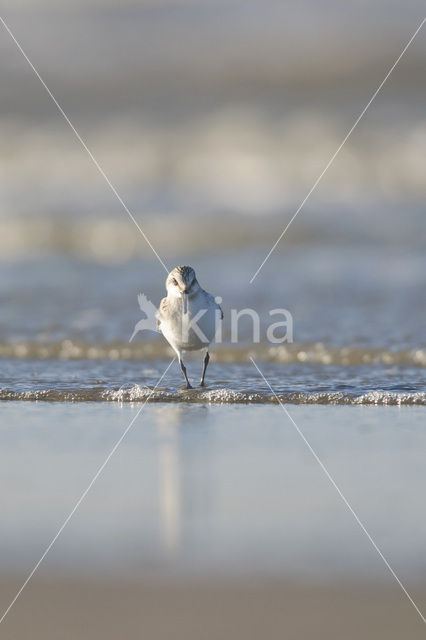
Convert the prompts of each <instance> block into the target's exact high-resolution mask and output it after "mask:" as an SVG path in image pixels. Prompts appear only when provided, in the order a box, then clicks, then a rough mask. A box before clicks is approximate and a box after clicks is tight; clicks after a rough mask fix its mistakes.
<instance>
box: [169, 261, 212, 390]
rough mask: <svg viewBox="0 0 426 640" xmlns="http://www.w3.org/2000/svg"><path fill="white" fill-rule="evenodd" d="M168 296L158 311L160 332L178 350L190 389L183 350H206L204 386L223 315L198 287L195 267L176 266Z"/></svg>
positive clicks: (187, 386) (207, 294)
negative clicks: (215, 336)
mask: <svg viewBox="0 0 426 640" xmlns="http://www.w3.org/2000/svg"><path fill="white" fill-rule="evenodd" d="M166 289H167V297H166V298H163V299H162V301H161V302H160V307H159V309H158V311H157V329H158V330H159V331H161V333H162V334H163V336H164V337H165V338H166V340H167V341H168V343H169V344H170V346H171V347H172V348H173V349H174V351H176V353H177V356H178V358H179V364H180V368H181V371H182V373H183V377H184V378H185V382H186V388H187V389H191V388H192V387H191V385H190V383H189V380H188V376H187V375H186V367H185V365H184V364H183V361H182V352H183V351H198V350H200V349H205V350H206V352H205V355H204V360H203V372H202V374H201V381H200V387H203V386H204V376H205V375H206V369H207V365H208V363H209V360H210V355H209V345H210V342H211V341H212V340H213V338H214V335H215V332H216V320H222V319H223V312H222V309H221V308H220V306H219V305H218V304H217V302H216V301H215V299H214V297H213V296H212V295H210V293H207V291H204V289H202V288H201V287H200V285H199V284H198V281H197V278H196V276H195V271H194V269H193V268H192V267H175V268H174V269H173V271H170V273H169V275H168V276H167V280H166Z"/></svg>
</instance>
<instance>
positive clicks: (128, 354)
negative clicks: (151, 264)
mask: <svg viewBox="0 0 426 640" xmlns="http://www.w3.org/2000/svg"><path fill="white" fill-rule="evenodd" d="M173 355H174V354H173V351H172V350H171V348H170V347H169V346H168V345H167V344H166V343H165V341H163V340H153V341H149V342H136V343H134V344H132V345H129V344H128V343H125V342H118V341H114V342H110V343H106V342H103V343H102V342H98V343H96V342H92V343H86V342H82V341H72V340H69V339H67V340H61V341H59V342H51V343H42V342H0V357H2V358H20V359H21V358H23V359H30V360H39V359H40V360H45V359H60V360H86V359H87V360H104V359H106V360H141V361H153V360H159V359H167V358H169V357H173ZM250 357H253V358H255V359H259V360H262V361H264V362H276V363H282V364H294V363H306V364H321V365H338V366H341V367H349V366H356V365H381V364H384V365H389V366H390V365H409V366H414V367H421V368H423V367H426V349H403V350H390V349H384V348H371V347H370V348H368V347H362V348H361V347H353V346H343V347H338V348H337V347H334V348H333V347H330V346H326V345H324V344H323V343H306V344H285V345H277V346H271V345H270V344H250V345H240V344H239V345H231V344H219V345H216V346H215V347H214V359H215V360H216V361H217V362H223V363H237V364H238V363H245V362H248V361H249V358H250Z"/></svg>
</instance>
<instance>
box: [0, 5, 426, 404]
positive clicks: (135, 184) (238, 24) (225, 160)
mask: <svg viewBox="0 0 426 640" xmlns="http://www.w3.org/2000/svg"><path fill="white" fill-rule="evenodd" d="M4 7H5V9H4V19H5V20H6V22H7V24H8V25H9V26H10V28H11V29H12V31H13V33H14V34H15V36H16V38H17V39H18V40H19V41H20V42H21V44H22V46H23V48H24V50H25V51H26V53H27V55H28V56H29V58H30V59H31V61H32V62H33V64H34V65H35V67H36V68H37V69H38V70H39V71H40V73H41V75H42V77H43V78H44V80H45V81H46V83H47V85H48V86H49V87H50V89H51V90H52V92H53V93H54V95H55V96H56V98H57V99H58V101H59V103H60V104H61V105H62V107H63V108H64V110H65V112H66V113H67V115H68V116H69V118H70V119H71V121H72V122H73V124H74V125H75V127H76V128H77V130H78V131H79V133H80V134H81V136H82V137H83V139H84V140H85V141H86V143H87V145H88V147H89V148H90V150H91V151H92V152H93V154H94V156H95V157H96V159H97V161H98V162H99V163H100V165H101V167H102V168H103V170H104V171H105V172H106V174H107V176H108V177H109V178H110V180H111V181H112V183H113V184H114V186H115V187H116V189H117V190H118V192H119V194H120V195H121V197H122V198H123V200H124V202H125V203H126V205H127V206H128V207H129V210H130V211H131V212H132V214H133V215H134V217H135V219H136V220H137V222H138V224H140V226H141V227H142V229H143V230H144V232H145V233H146V234H147V236H148V237H149V239H150V240H151V242H152V243H153V245H154V247H155V248H156V249H157V251H158V252H159V254H160V255H161V257H162V259H163V260H164V261H165V263H166V264H167V266H168V267H170V268H172V267H173V266H175V265H176V264H187V263H189V264H191V265H192V266H193V267H194V268H195V269H196V271H197V274H198V276H199V280H200V282H201V284H202V285H203V286H204V287H205V288H206V289H207V290H209V291H212V292H213V293H214V294H220V295H221V296H222V297H223V299H224V303H223V306H224V309H225V325H224V328H225V331H224V335H225V341H226V340H227V339H228V340H229V331H230V327H229V309H230V308H231V307H232V308H236V309H241V308H244V307H253V308H254V309H256V310H257V311H258V312H259V313H260V314H261V316H262V322H263V325H262V326H266V322H267V321H268V315H267V314H268V311H269V309H272V308H277V307H284V308H286V309H288V310H289V311H290V312H291V313H292V315H293V318H294V341H295V344H294V345H292V346H291V345H290V346H285V345H284V346H283V347H281V348H276V347H271V346H270V345H268V344H266V343H265V344H261V345H260V346H259V345H258V346H255V347H253V345H251V340H250V325H249V322H248V321H247V323H246V325H245V326H243V325H244V322H243V321H242V322H241V332H240V336H241V341H240V344H239V345H238V348H235V347H232V348H231V347H229V349H228V348H227V347H226V345H222V346H221V347H220V348H219V349H218V350H217V353H216V359H217V361H219V363H234V364H235V363H240V364H241V367H245V366H246V365H245V364H244V363H246V362H247V361H248V357H249V356H250V355H254V356H255V357H259V358H260V359H262V360H263V361H267V362H271V363H281V364H289V365H294V367H295V368H294V369H293V370H292V371H291V375H290V371H289V369H287V368H285V367H281V369H279V370H278V374H277V375H278V380H277V382H278V383H281V382H282V386H283V388H282V389H281V390H282V391H283V392H284V390H285V389H284V388H288V384H289V378H290V379H291V380H292V381H297V380H298V376H299V375H300V384H301V388H300V389H299V388H298V389H292V391H295V392H298V391H300V392H308V389H307V388H303V382H304V381H307V380H308V379H309V380H310V382H311V386H310V388H309V392H311V391H312V392H318V393H320V392H322V391H324V390H325V391H326V392H327V393H328V392H330V393H337V394H339V393H341V392H342V390H341V389H338V388H337V387H333V386H331V388H329V387H328V386H327V385H325V387H324V376H328V375H329V374H328V372H326V373H324V371H325V369H324V368H322V369H318V368H317V369H312V368H309V366H306V365H335V366H337V367H340V368H343V367H347V366H361V367H362V366H363V367H364V369H363V370H356V371H352V373H351V374H348V372H347V371H344V372H343V373H342V376H343V377H345V378H347V377H349V378H352V379H353V381H354V384H353V385H352V389H351V390H350V393H349V396H351V395H355V396H357V397H361V396H363V397H364V396H365V393H369V392H375V391H377V390H379V391H386V390H387V391H395V393H397V392H398V391H400V392H401V393H405V392H413V393H414V394H416V395H413V396H412V399H413V402H414V401H416V402H420V403H424V402H426V396H424V394H423V391H424V382H425V378H424V370H425V366H426V350H425V347H426V344H425V337H424V330H425V310H426V308H425V305H426V296H425V295H424V293H425V288H426V287H425V285H426V259H425V242H426V216H425V205H424V203H425V196H426V180H425V170H426V160H425V158H426V115H425V113H426V112H425V98H426V88H425V87H426V83H425V67H424V57H425V53H426V39H425V36H424V34H423V32H420V33H419V35H418V37H417V38H416V40H415V41H414V42H413V44H412V45H411V47H410V48H409V50H408V51H407V53H406V55H405V56H404V57H403V59H402V60H401V62H400V64H399V65H398V66H397V68H396V69H395V70H394V72H393V73H392V75H391V77H390V78H389V80H388V82H387V83H386V85H385V86H384V87H383V89H382V91H381V92H380V94H379V95H378V96H377V98H376V100H375V101H374V103H373V104H372V105H371V107H370V109H369V110H368V111H367V113H366V114H365V116H364V117H363V119H362V120H361V122H360V124H359V125H358V127H357V128H356V130H355V131H354V132H353V134H352V136H351V137H350V139H349V140H348V141H347V143H346V144H345V146H344V148H343V149H342V151H341V152H340V154H339V155H338V157H337V158H336V160H335V162H334V163H333V165H332V166H331V167H330V169H329V170H328V171H327V173H326V175H325V176H324V178H323V180H322V181H321V183H320V184H319V186H318V188H317V189H316V190H315V192H314V193H313V194H312V196H311V197H310V199H309V200H308V202H307V203H306V204H305V206H304V207H303V209H302V211H301V212H300V214H299V215H298V217H297V219H296V220H295V221H294V223H293V224H292V226H291V228H290V229H289V230H288V232H287V234H286V235H285V237H284V238H283V240H282V241H281V242H280V244H279V246H278V247H277V250H276V251H275V252H274V253H273V255H272V256H271V258H270V260H269V261H268V262H267V263H266V265H265V267H264V268H263V269H262V270H261V272H260V273H259V275H258V276H257V278H256V279H255V281H254V282H253V284H249V280H250V278H251V277H252V276H253V274H254V273H255V271H256V269H257V268H258V266H259V265H260V263H261V261H262V260H263V258H264V257H265V255H266V253H267V252H268V251H269V249H270V247H271V246H272V244H273V243H274V242H275V240H276V238H277V237H278V235H279V233H280V232H281V231H282V230H283V229H284V227H285V226H286V224H287V222H288V221H289V220H290V218H291V216H292V215H293V213H294V212H295V210H296V209H297V207H298V205H299V204H300V202H301V201H302V200H303V198H304V197H305V196H306V194H307V192H308V191H309V189H310V188H311V186H312V184H313V183H314V181H315V180H316V178H317V177H318V175H319V174H320V173H321V171H322V170H323V168H324V167H325V165H326V164H327V162H328V160H329V159H330V157H331V156H332V154H333V153H334V152H335V150H336V149H337V147H338V146H339V144H340V143H341V141H342V140H343V138H344V136H345V134H346V132H347V131H348V130H349V128H350V127H351V126H352V124H353V123H354V121H355V119H356V118H357V117H358V115H359V114H360V112H361V110H362V109H363V107H364V106H365V104H366V103H367V101H368V100H369V99H370V97H371V95H372V94H373V92H374V91H375V89H376V88H377V86H378V85H379V83H380V82H381V80H382V79H383V77H384V76H385V74H386V73H387V71H388V70H389V68H390V67H391V65H392V64H393V62H394V60H395V59H396V57H397V56H398V55H399V53H400V51H401V50H402V48H403V47H404V46H405V44H406V43H407V41H408V40H409V38H410V36H411V35H412V33H413V32H414V30H415V29H416V27H417V26H418V24H419V23H420V20H421V18H422V14H421V10H422V5H421V3H419V2H413V1H409V2H406V3H404V10H403V11H402V10H401V4H400V2H392V1H390V2H386V3H383V2H381V1H378V0H375V1H373V2H368V3H367V2H351V1H350V2H346V3H345V4H344V6H342V5H341V3H338V2H335V1H325V2H321V3H317V2H313V1H307V0H305V1H303V2H299V3H282V2H273V1H269V0H267V1H265V2H262V3H259V2H238V1H231V0H228V1H225V0H223V1H222V0H221V1H215V2H213V1H206V2H184V1H182V2H180V1H158V0H156V1H152V2H140V3H135V2H122V3H119V4H118V3H112V2H111V3H110V2H99V1H93V0H89V1H88V2H87V1H85V2H75V3H68V2H57V3H55V5H54V6H52V5H51V4H50V3H47V2H43V1H42V0H39V1H30V0H22V1H20V2H19V3H14V2H13V3H12V2H6V4H5V5H4ZM1 34H2V35H1V38H0V55H1V61H2V63H1V65H0V74H1V76H0V79H1V84H2V87H4V89H3V91H2V93H1V98H0V100H1V102H0V107H1V115H0V129H1V133H2V144H1V147H0V168H1V174H0V176H1V177H0V180H1V190H0V260H1V263H2V271H1V275H0V300H1V310H0V355H1V356H2V357H3V358H9V359H12V362H10V363H9V364H8V363H7V362H6V361H3V362H4V365H5V366H4V367H3V380H2V383H1V387H2V391H0V396H1V397H5V398H6V397H14V398H15V399H17V398H19V393H21V392H22V391H26V392H31V391H33V392H34V393H35V395H31V394H30V396H29V398H35V397H39V396H38V395H37V394H38V392H39V391H47V390H52V388H51V381H48V380H44V381H43V383H41V382H40V381H39V380H37V379H36V378H37V371H38V370H39V369H40V366H39V365H38V364H36V365H33V364H28V366H26V367H25V375H23V376H21V374H20V375H19V378H16V377H15V378H14V376H13V371H14V370H15V371H16V367H17V365H16V363H15V362H14V359H16V358H21V359H26V360H30V361H34V360H36V361H38V360H39V359H44V358H51V359H54V360H57V359H59V363H55V364H53V365H51V366H53V367H56V368H60V367H61V365H60V363H61V362H63V361H64V360H65V361H66V360H69V359H72V360H74V361H78V360H80V361H81V362H80V365H78V364H77V362H74V364H73V368H72V370H73V373H74V374H75V375H76V377H77V379H78V380H80V381H81V382H82V383H84V384H82V386H81V389H80V391H81V390H82V388H83V386H84V385H85V384H86V382H87V380H85V379H84V378H85V376H86V374H87V367H86V365H85V364H84V362H83V361H85V360H87V359H96V360H106V361H109V360H120V359H125V360H136V361H137V363H141V361H142V362H143V361H147V360H148V361H150V362H151V364H152V362H153V361H159V360H161V361H162V360H163V359H164V358H168V356H169V354H170V353H171V352H170V350H169V349H168V347H167V345H166V344H165V342H164V341H163V339H162V338H160V337H159V336H156V335H155V334H149V333H145V335H143V336H139V339H138V340H137V341H135V342H134V343H133V344H132V345H129V344H128V339H129V337H130V335H131V333H132V331H133V327H134V325H135V324H136V322H137V321H138V319H139V318H140V317H141V313H140V311H139V308H138V305H137V294H138V293H139V292H140V291H143V292H144V293H145V294H146V295H147V296H148V297H149V298H150V299H151V300H152V301H153V302H154V304H158V303H159V301H160V299H161V297H162V296H163V294H164V279H165V272H164V270H163V268H162V267H161V265H160V264H159V262H157V260H156V258H155V256H154V255H153V253H152V251H151V249H150V248H149V246H148V244H147V243H146V242H145V240H144V239H143V237H142V236H141V234H140V233H139V231H138V230H137V228H136V226H135V225H134V224H133V222H132V221H131V220H130V219H129V217H128V215H127V213H126V212H125V211H124V209H123V207H122V206H121V205H120V203H119V202H118V200H117V199H116V197H115V196H114V194H113V193H112V191H111V190H110V188H109V186H108V185H107V184H106V182H105V180H104V179H103V178H102V176H101V175H100V174H99V172H98V171H97V169H96V167H95V166H94V164H93V163H92V161H91V159H90V158H89V157H88V155H87V154H86V152H85V151H84V149H83V148H82V146H81V145H80V143H79V142H78V140H77V139H76V138H75V136H74V134H73V132H72V131H71V129H70V128H69V126H68V125H67V123H66V122H65V121H64V119H63V118H62V116H61V115H60V114H59V113H58V110H57V108H56V106H55V105H54V104H53V102H52V100H51V99H50V97H49V96H48V95H47V93H46V91H45V89H44V88H43V86H42V85H41V83H40V82H39V80H38V79H37V78H36V77H35V75H34V73H33V71H32V70H31V68H30V67H29V65H28V64H27V62H26V60H25V59H24V58H23V56H22V54H21V53H20V51H19V50H18V48H17V46H16V45H15V43H14V42H13V40H12V39H11V37H10V36H9V34H8V33H7V32H6V30H5V29H4V28H3V27H2V31H1ZM262 335H263V336H264V332H263V333H262ZM300 363H302V364H303V365H305V366H303V367H302V368H301V369H300V367H299V368H297V365H299V364H300ZM151 364H148V366H147V367H144V365H143V366H142V367H140V366H139V365H138V364H136V365H135V364H134V363H132V365H128V366H127V365H126V367H123V368H124V369H126V368H127V369H128V370H129V369H131V374H130V376H131V378H132V380H135V384H136V383H137V382H138V381H140V382H141V383H142V384H143V383H146V384H152V383H154V382H155V380H154V379H153V377H152V376H150V375H147V374H144V373H143V371H144V370H145V371H149V370H150V369H152V367H151ZM96 366H99V365H96ZM115 366H116V365H114V366H113V367H111V366H110V364H108V363H106V364H105V367H104V369H103V371H102V372H99V376H98V378H99V381H100V384H101V386H102V384H103V386H104V387H105V388H107V389H108V388H109V387H111V388H112V390H116V389H117V388H119V387H120V386H121V385H120V380H121V379H122V376H123V374H122V371H121V368H119V369H117V368H115V369H114V367H115ZM138 366H139V369H138ZM161 366H162V363H160V365H159V367H160V369H161ZM398 366H399V367H402V369H398V370H397V373H395V371H396V370H395V369H394V368H393V367H398ZM132 367H133V368H132ZM214 367H215V365H212V367H211V370H210V374H211V375H212V374H213V372H214ZM249 367H252V365H251V364H249ZM90 368H91V370H93V369H92V365H90ZM373 369H374V371H373ZM342 370H343V369H342ZM156 371H157V368H156V367H154V374H155V375H154V378H155V376H156ZM173 371H174V370H173ZM216 371H217V375H218V379H220V380H222V381H224V383H229V385H228V386H230V387H231V388H232V389H233V390H235V391H243V390H244V389H243V388H242V387H241V386H240V380H241V379H243V378H244V380H246V373H244V374H242V370H241V369H238V368H237V369H235V370H233V369H232V367H228V366H226V367H225V368H223V367H222V368H219V369H216ZM389 371H390V373H389ZM61 372H62V373H61V375H59V373H58V374H57V375H58V380H59V378H63V377H64V376H65V377H67V375H68V373H67V372H68V369H67V368H66V366H65V365H64V366H63V367H62V369H61ZM112 372H113V373H112ZM270 372H271V375H272V374H275V373H276V372H277V371H276V370H272V369H271V370H270ZM298 372H300V373H298ZM254 373H255V372H254ZM123 382H124V381H123ZM126 382H127V378H126ZM346 383H347V380H345V383H344V384H346ZM406 383H407V384H406ZM174 384H175V381H173V383H171V387H172V388H174ZM253 384H254V390H255V391H259V388H257V387H258V386H259V385H260V387H262V388H263V385H261V384H260V383H253ZM253 384H252V383H250V389H251V390H253ZM298 384H299V382H298ZM19 385H21V386H19ZM22 385H23V386H22ZM46 385H48V386H46ZM407 385H408V386H407ZM65 387H66V385H65ZM65 387H64V388H65ZM64 388H62V387H61V389H62V390H64ZM75 391H76V395H75V399H87V396H84V394H83V395H80V396H79V395H78V393H77V391H78V389H75ZM136 392H137V389H136ZM10 393H12V396H11V395H10ZM136 395H137V393H136ZM142 395H143V394H142ZM343 396H344V398H343V399H344V400H345V399H346V400H347V398H348V397H349V396H348V395H347V394H346V395H345V394H343ZM56 397H57V398H59V396H56ZM67 397H69V396H67ZM95 397H97V394H94V395H93V398H92V399H95ZM133 397H135V396H133ZM294 397H295V398H296V399H297V398H298V397H299V396H294ZM333 397H334V398H335V399H336V398H337V399H339V398H340V396H339V395H337V396H336V395H335V396H333ZM371 397H373V396H371ZM399 397H400V396H398V395H394V396H393V397H392V398H391V401H395V402H398V398H399ZM322 398H323V401H324V400H326V397H325V396H322ZM374 398H375V399H377V396H374ZM300 399H301V400H304V399H306V393H305V395H303V394H302V396H300ZM312 399H313V397H312ZM405 399H406V400H407V398H406V397H405ZM331 400H332V396H330V401H331Z"/></svg>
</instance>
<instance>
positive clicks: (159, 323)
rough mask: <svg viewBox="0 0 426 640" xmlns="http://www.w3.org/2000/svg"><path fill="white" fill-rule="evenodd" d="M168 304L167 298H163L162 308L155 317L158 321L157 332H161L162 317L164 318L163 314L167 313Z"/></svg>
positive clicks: (160, 307)
mask: <svg viewBox="0 0 426 640" xmlns="http://www.w3.org/2000/svg"><path fill="white" fill-rule="evenodd" d="M167 304H168V301H167V298H163V299H162V301H161V302H160V306H159V307H158V311H157V313H156V314H155V317H156V319H157V331H160V325H161V316H162V314H163V312H165V311H166V309H167Z"/></svg>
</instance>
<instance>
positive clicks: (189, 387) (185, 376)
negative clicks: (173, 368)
mask: <svg viewBox="0 0 426 640" xmlns="http://www.w3.org/2000/svg"><path fill="white" fill-rule="evenodd" d="M179 364H180V370H181V371H182V373H183V377H184V378H185V382H186V388H187V389H192V387H191V385H190V383H189V380H188V376H187V375H186V367H185V365H184V364H183V360H182V357H181V356H180V355H179Z"/></svg>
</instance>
